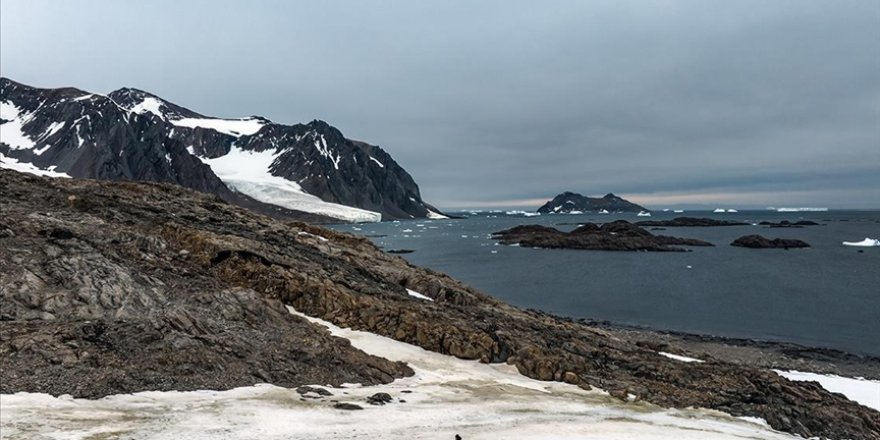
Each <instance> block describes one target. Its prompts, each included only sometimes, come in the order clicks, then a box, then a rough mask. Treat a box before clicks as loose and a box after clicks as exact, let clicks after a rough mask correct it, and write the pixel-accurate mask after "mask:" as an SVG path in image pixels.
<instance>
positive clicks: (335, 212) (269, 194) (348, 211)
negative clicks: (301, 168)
mask: <svg viewBox="0 0 880 440" xmlns="http://www.w3.org/2000/svg"><path fill="white" fill-rule="evenodd" d="M278 154H279V152H278V151H272V150H264V151H259V152H258V151H245V150H242V149H240V148H237V147H236V146H234V145H233V147H232V148H231V149H230V150H229V153H227V154H226V155H224V156H220V157H217V158H214V159H206V158H200V159H201V160H202V162H204V163H205V164H207V165H208V166H209V167H211V170H212V171H214V174H216V175H217V177H219V178H220V180H222V181H223V183H225V184H226V185H227V186H229V187H230V188H232V189H234V190H236V191H239V192H241V193H242V194H245V195H248V196H251V197H253V198H255V199H257V200H259V201H261V202H265V203H271V204H273V205H278V206H282V207H285V208H288V209H296V210H299V211H305V212H310V213H313V214H320V215H326V216H328V217H333V218H337V219H340V220H344V221H351V222H378V221H381V220H382V214H380V213H378V212H373V211H367V210H365V209H359V208H352V207H350V206H345V205H339V204H336V203H329V202H325V201H323V200H321V199H320V198H318V197H316V196H313V195H311V194H308V193H306V192H305V191H303V189H302V188H301V187H300V186H299V184H297V183H296V182H293V181H291V180H287V179H285V178H283V177H279V176H273V175H272V174H271V173H270V172H269V169H270V167H271V166H272V163H273V162H274V161H275V159H276V157H277V156H278Z"/></svg>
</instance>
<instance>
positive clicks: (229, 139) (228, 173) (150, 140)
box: [0, 78, 442, 221]
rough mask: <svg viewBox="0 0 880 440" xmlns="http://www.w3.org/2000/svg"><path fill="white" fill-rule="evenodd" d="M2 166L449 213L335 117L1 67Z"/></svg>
mask: <svg viewBox="0 0 880 440" xmlns="http://www.w3.org/2000/svg"><path fill="white" fill-rule="evenodd" d="M0 166H2V167H3V168H14V169H18V170H21V171H28V172H32V173H38V174H46V175H53V176H69V177H79V178H94V179H103V180H143V181H153V182H167V183H174V184H178V185H181V186H185V187H189V188H193V189H196V190H199V191H202V192H209V193H213V194H216V195H217V196H219V197H220V198H222V199H224V200H226V201H229V202H231V203H236V204H239V205H242V206H245V207H248V208H251V209H256V210H257V211H260V212H263V213H266V214H272V215H276V216H279V215H280V216H286V217H295V218H304V219H307V220H308V219H310V218H309V216H308V215H305V214H303V213H311V214H313V215H312V217H315V215H317V216H324V217H330V218H335V219H341V220H345V221H378V220H380V219H382V218H385V219H391V218H415V217H440V216H441V215H442V214H440V213H439V211H438V210H437V209H435V208H433V207H432V206H430V205H428V204H427V203H425V202H423V201H422V200H421V196H420V194H419V188H418V185H416V183H415V181H414V180H413V179H412V177H411V176H410V175H409V173H407V172H406V171H405V170H404V169H403V168H402V167H400V165H398V164H397V163H396V162H395V161H394V160H393V159H392V158H391V156H390V155H388V153H386V152H385V151H384V150H382V149H381V148H379V147H378V146H374V145H369V144H366V143H363V142H358V141H353V140H350V139H347V138H345V137H344V136H343V135H342V133H341V132H340V131H339V130H337V129H336V128H334V127H332V126H330V125H329V124H327V123H326V122H323V121H312V122H310V123H308V124H295V125H284V124H276V123H273V122H272V121H269V120H268V119H265V118H262V117H259V116H251V117H248V118H242V119H221V118H213V117H209V116H205V115H202V114H199V113H196V112H194V111H192V110H189V109H187V108H184V107H181V106H179V105H176V104H173V103H171V102H168V101H166V100H164V99H162V98H160V97H158V96H155V95H152V94H150V93H147V92H144V91H141V90H137V89H131V88H123V89H119V90H116V91H114V92H112V93H110V94H108V95H100V94H94V93H88V92H85V91H82V90H79V89H75V88H56V89H42V88H36V87H30V86H27V85H24V84H20V83H17V82H15V81H12V80H10V79H8V78H0ZM315 218H317V217H315Z"/></svg>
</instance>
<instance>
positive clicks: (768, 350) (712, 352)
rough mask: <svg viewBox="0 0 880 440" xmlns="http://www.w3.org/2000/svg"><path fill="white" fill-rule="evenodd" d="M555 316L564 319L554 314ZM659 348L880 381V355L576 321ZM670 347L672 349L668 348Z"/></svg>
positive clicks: (760, 365)
mask: <svg viewBox="0 0 880 440" xmlns="http://www.w3.org/2000/svg"><path fill="white" fill-rule="evenodd" d="M557 319H567V318H561V317H557ZM576 321H577V322H582V323H584V324H586V325H590V326H593V327H599V328H602V329H604V330H606V331H608V332H611V333H613V334H615V335H616V336H618V337H620V338H622V339H626V340H629V341H631V342H635V343H637V344H640V345H643V346H647V347H650V348H655V349H657V350H658V351H663V350H670V349H680V350H684V351H687V352H688V353H692V354H703V355H706V356H708V357H712V358H715V359H718V360H721V361H724V362H730V363H734V364H740V365H750V366H753V367H759V368H767V369H776V370H796V371H807V372H811V373H817V374H832V375H837V376H842V377H853V378H859V377H860V378H865V379H869V380H880V357H878V356H872V355H869V354H860V353H851V352H847V351H842V350H837V349H833V348H825V347H811V346H807V345H801V344H796V343H792V342H781V341H769V340H759V339H749V338H733V337H725V336H715V335H709V334H697V333H688V332H681V331H676V330H664V329H656V328H649V327H643V326H635V325H628V324H621V323H613V322H608V321H594V320H587V319H580V320H576ZM670 347H672V348H670Z"/></svg>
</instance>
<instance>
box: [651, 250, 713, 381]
mask: <svg viewBox="0 0 880 440" xmlns="http://www.w3.org/2000/svg"><path fill="white" fill-rule="evenodd" d="M690 268H691V267H690V266H688V269H690ZM657 354H659V355H660V356H665V357H668V358H669V359H675V360H677V361H681V362H697V363H700V364H702V363H703V362H706V361H704V360H701V359H696V358H692V357H687V356H682V355H680V354H672V353H667V352H665V351H658V352H657Z"/></svg>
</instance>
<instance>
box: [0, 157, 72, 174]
mask: <svg viewBox="0 0 880 440" xmlns="http://www.w3.org/2000/svg"><path fill="white" fill-rule="evenodd" d="M0 168H5V169H9V170H15V171H18V172H22V173H28V174H35V175H37V176H46V177H67V178H70V176H69V175H67V174H64V173H59V172H57V171H54V169H55V167H54V166H52V167H49V169H46V170H43V169H40V168H37V166H36V165H34V164H32V163H26V162H19V161H18V159H15V158H12V157H6V156H4V155H3V154H2V153H0Z"/></svg>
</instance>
